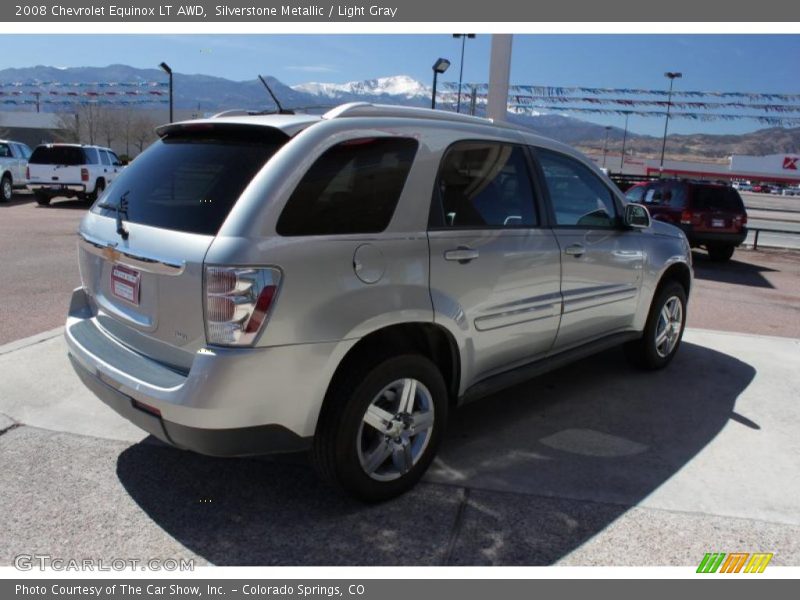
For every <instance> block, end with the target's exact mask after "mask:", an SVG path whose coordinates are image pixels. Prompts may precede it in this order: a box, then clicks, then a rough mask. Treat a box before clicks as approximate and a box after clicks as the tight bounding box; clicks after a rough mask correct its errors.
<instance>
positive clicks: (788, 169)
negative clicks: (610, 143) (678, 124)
mask: <svg viewBox="0 0 800 600" xmlns="http://www.w3.org/2000/svg"><path fill="white" fill-rule="evenodd" d="M592 158H594V160H595V161H596V162H597V164H598V165H599V166H603V162H605V167H606V168H607V169H608V170H609V171H610V172H611V173H622V174H624V175H633V176H636V175H642V176H649V177H653V176H658V175H660V174H663V175H666V176H668V177H683V178H688V179H705V180H719V179H724V180H728V181H750V182H751V183H783V184H789V185H795V184H800V154H791V153H789V154H770V155H767V156H747V155H736V154H734V155H733V156H730V157H728V160H727V163H702V162H690V161H680V160H665V161H664V167H663V169H662V168H661V166H660V161H659V160H658V159H644V158H637V157H632V156H626V157H625V161H624V163H623V162H622V160H621V157H620V155H618V154H617V155H611V154H608V155H607V156H606V158H605V161H603V157H602V156H599V157H598V156H596V155H595V156H593V157H592Z"/></svg>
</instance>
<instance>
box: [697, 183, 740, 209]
mask: <svg viewBox="0 0 800 600" xmlns="http://www.w3.org/2000/svg"><path fill="white" fill-rule="evenodd" d="M692 209H693V210H728V211H734V212H744V204H743V203H742V198H741V196H739V192H737V191H736V190H735V189H733V188H729V187H722V186H716V185H697V186H694V189H693V190H692Z"/></svg>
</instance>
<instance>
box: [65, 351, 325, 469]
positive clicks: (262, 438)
mask: <svg viewBox="0 0 800 600" xmlns="http://www.w3.org/2000/svg"><path fill="white" fill-rule="evenodd" d="M69 359H70V362H71V363H72V367H73V368H74V369H75V372H76V373H77V374H78V377H79V378H80V380H81V381H82V382H83V384H84V385H85V386H86V387H87V388H89V389H90V390H91V391H92V392H93V393H94V394H95V396H97V397H98V398H100V400H102V401H103V402H104V403H105V404H107V405H108V406H109V407H111V408H112V409H113V410H114V411H116V412H117V413H119V414H120V415H121V416H123V417H125V418H126V419H127V420H128V421H130V422H131V423H133V424H134V425H136V426H137V427H139V428H140V429H143V430H144V431H146V432H147V433H149V434H150V435H152V436H155V437H157V438H158V439H159V440H161V441H162V442H165V443H167V444H169V445H171V446H175V447H176V448H181V449H183V450H192V451H194V452H198V453H200V454H207V455H209V456H252V455H259V454H270V453H279V452H296V451H297V452H299V451H301V450H307V449H308V448H309V447H310V445H311V438H303V437H300V436H299V435H297V434H296V433H294V432H292V431H289V430H288V429H286V428H285V427H283V426H281V425H275V424H269V425H256V426H252V427H237V428H232V429H204V428H200V427H190V426H187V425H181V424H180V423H173V422H172V421H167V420H165V419H164V418H162V417H160V416H157V415H155V414H151V413H149V412H146V411H145V410H142V409H140V408H137V406H136V404H135V400H134V398H132V397H130V396H127V395H125V394H123V393H122V392H120V391H119V390H118V389H116V388H114V387H113V385H112V382H107V381H104V379H103V378H102V376H99V375H95V374H92V373H90V372H89V370H88V369H87V368H86V367H85V366H84V365H83V364H82V363H81V362H79V361H78V359H76V358H75V356H74V355H72V354H70V355H69Z"/></svg>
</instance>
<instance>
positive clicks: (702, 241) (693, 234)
mask: <svg viewBox="0 0 800 600" xmlns="http://www.w3.org/2000/svg"><path fill="white" fill-rule="evenodd" d="M681 229H683V232H684V233H685V234H686V237H687V238H688V240H689V243H690V244H691V245H692V246H704V245H706V244H725V245H730V246H740V245H741V244H742V243H743V242H744V240H745V239H746V238H747V228H746V227H742V229H741V230H740V231H738V232H736V233H727V232H715V231H694V230H693V228H692V227H691V226H688V227H687V226H685V225H683V226H681Z"/></svg>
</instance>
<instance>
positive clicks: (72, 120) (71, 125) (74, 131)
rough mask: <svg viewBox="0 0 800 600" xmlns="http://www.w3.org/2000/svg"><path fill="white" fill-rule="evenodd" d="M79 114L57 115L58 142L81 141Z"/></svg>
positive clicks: (74, 142)
mask: <svg viewBox="0 0 800 600" xmlns="http://www.w3.org/2000/svg"><path fill="white" fill-rule="evenodd" d="M80 124H81V120H80V114H79V113H77V112H75V113H61V114H59V115H58V133H57V134H56V139H58V141H60V142H67V143H71V144H79V143H80V141H81V126H80Z"/></svg>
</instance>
